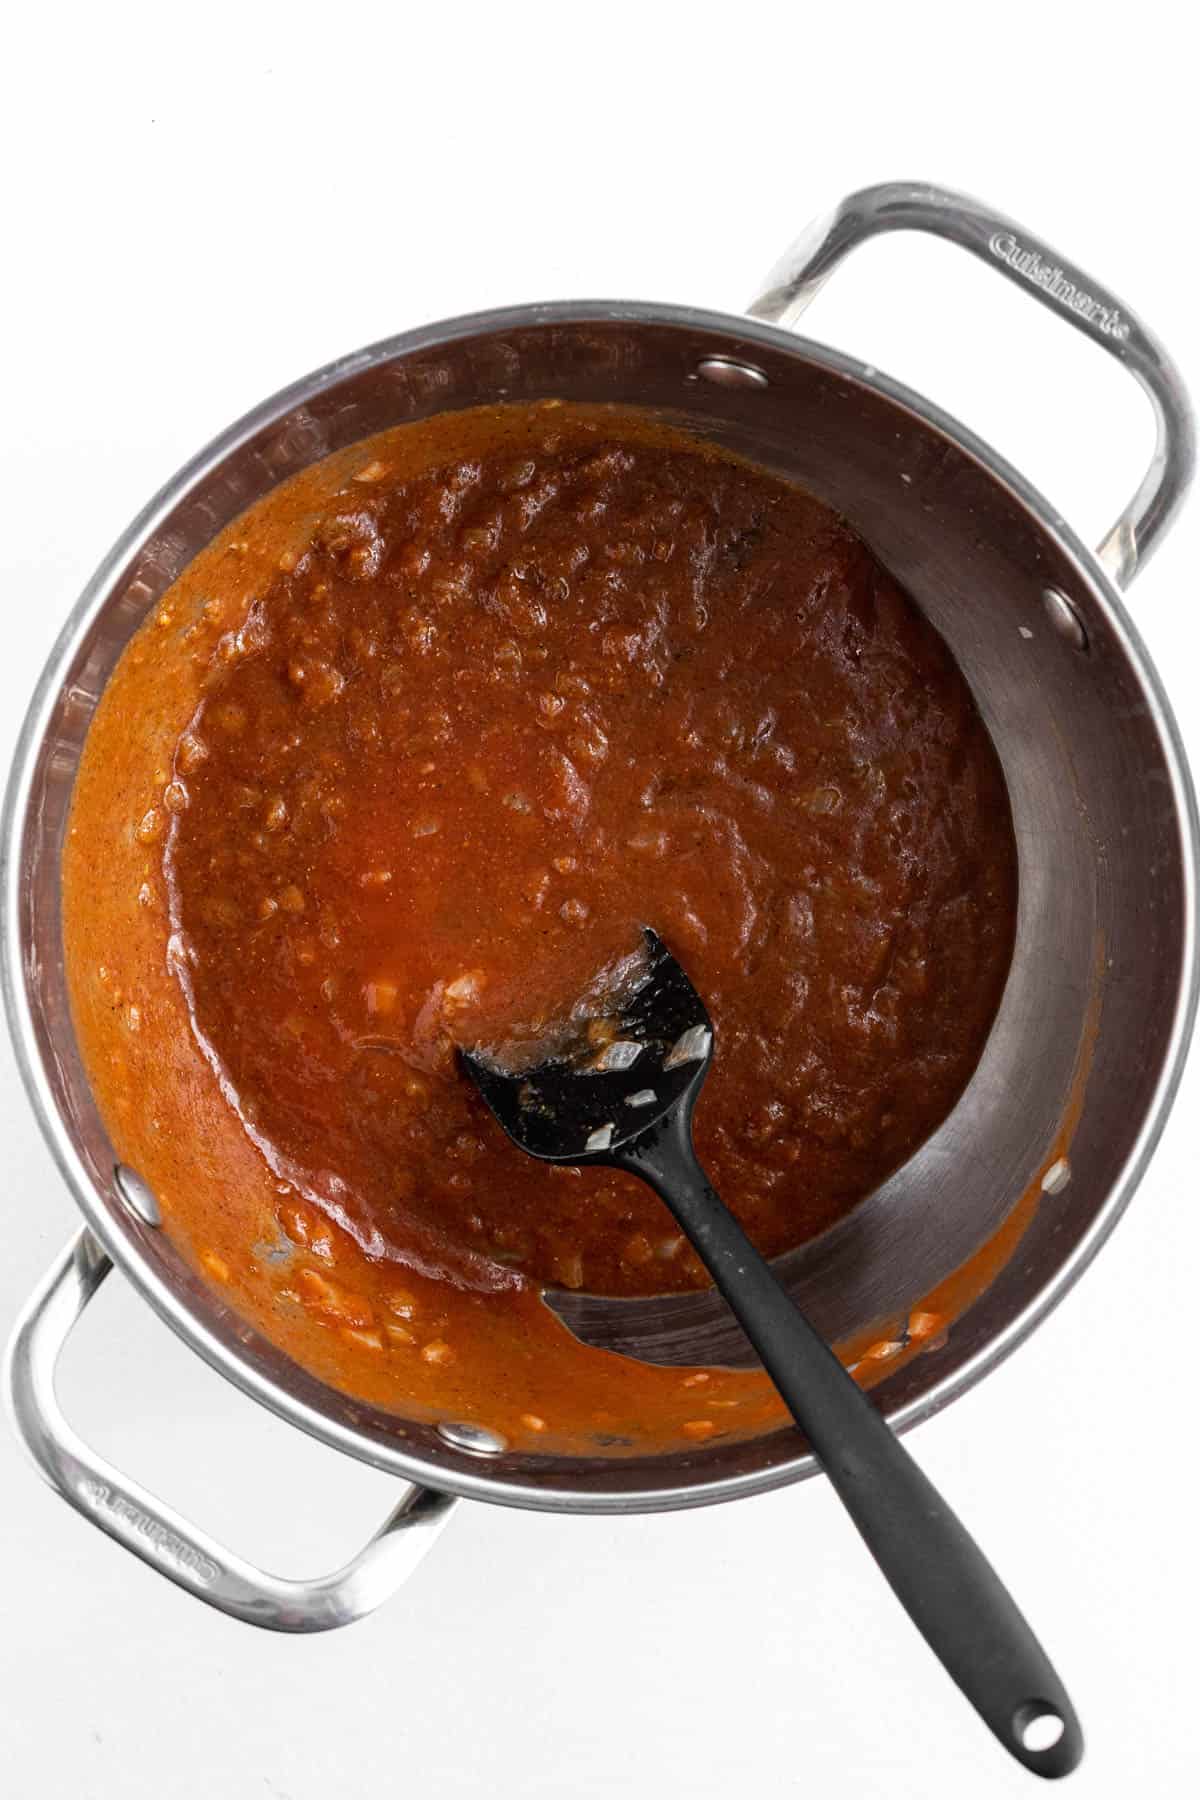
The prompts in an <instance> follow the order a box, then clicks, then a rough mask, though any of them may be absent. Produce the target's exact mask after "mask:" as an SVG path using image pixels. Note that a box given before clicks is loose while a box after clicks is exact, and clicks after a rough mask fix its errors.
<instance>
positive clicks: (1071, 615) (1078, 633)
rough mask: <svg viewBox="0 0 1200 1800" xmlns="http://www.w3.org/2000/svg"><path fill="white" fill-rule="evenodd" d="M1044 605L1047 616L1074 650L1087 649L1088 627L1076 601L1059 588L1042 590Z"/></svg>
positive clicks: (1058, 633) (1057, 631)
mask: <svg viewBox="0 0 1200 1800" xmlns="http://www.w3.org/2000/svg"><path fill="white" fill-rule="evenodd" d="M1042 605H1043V606H1044V607H1045V609H1046V617H1047V618H1048V619H1049V621H1050V624H1051V626H1052V627H1053V629H1054V631H1055V632H1056V633H1057V635H1058V636H1059V637H1060V638H1062V640H1063V642H1064V643H1065V644H1070V646H1071V648H1072V650H1086V649H1087V647H1088V634H1087V627H1086V626H1085V625H1084V622H1083V620H1082V619H1081V618H1080V616H1079V611H1078V608H1077V607H1076V606H1075V604H1074V602H1073V601H1071V600H1068V599H1067V596H1066V595H1065V594H1064V593H1061V592H1060V591H1059V589H1058V588H1044V589H1043V590H1042Z"/></svg>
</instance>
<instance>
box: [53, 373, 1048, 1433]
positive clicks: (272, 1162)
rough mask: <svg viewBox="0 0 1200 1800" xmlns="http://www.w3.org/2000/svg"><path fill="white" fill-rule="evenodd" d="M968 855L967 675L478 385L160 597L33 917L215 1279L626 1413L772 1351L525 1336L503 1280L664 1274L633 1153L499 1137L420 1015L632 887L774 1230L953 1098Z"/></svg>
mask: <svg viewBox="0 0 1200 1800" xmlns="http://www.w3.org/2000/svg"><path fill="white" fill-rule="evenodd" d="M1014 889H1015V849H1014V846H1013V840H1012V831H1011V823H1010V820H1009V816H1008V808H1007V799H1006V796H1005V793H1004V788H1003V782H1002V778H1001V776H1000V773H999V768H998V764H997V762H996V759H995V754H994V751H993V750H992V747H991V745H990V743H989V741H988V739H987V736H986V733H985V732H984V729H983V727H982V724H981V723H980V721H979V719H978V715H977V714H976V712H975V709H974V706H973V703H972V702H971V699H970V695H969V693H968V691H967V689H966V687H965V684H964V683H963V681H962V679H961V677H960V676H959V675H958V672H957V670H956V669H955V667H954V665H953V663H952V661H951V659H950V657H949V655H948V653H947V651H946V650H945V647H944V645H943V644H942V643H941V640H940V639H939V638H938V637H937V636H936V634H935V633H934V632H933V631H932V629H931V628H930V627H929V626H928V625H927V624H926V623H925V621H924V620H923V619H922V618H921V616H920V615H919V614H918V613H917V611H916V609H915V608H914V607H913V606H912V604H911V602H909V601H908V600H907V599H906V597H905V596H904V595H903V594H902V593H901V592H900V591H899V590H898V589H897V588H896V587H895V584H894V583H892V582H891V581H890V579H889V578H888V577H887V576H886V574H884V572H883V571H882V570H881V569H880V568H879V567H878V565H877V564H876V563H875V562H874V560H873V559H872V558H871V557H870V555H869V553H868V552H867V551H866V550H865V549H864V548H863V546H862V545H861V543H859V541H858V540H857V539H855V538H854V537H853V534H852V533H850V532H849V531H848V530H847V529H846V528H845V526H843V525H842V524H841V523H840V522H839V521H838V520H837V519H836V518H835V517H834V516H833V515H832V514H830V513H829V512H828V511H827V509H825V508H823V507H821V506H820V505H818V503H817V502H815V501H813V500H811V499H809V498H808V497H807V496H804V495H801V494H798V493H797V492H796V491H795V490H793V489H790V488H788V487H786V486H785V485H784V484H782V483H780V482H778V481H775V480H773V479H772V478H770V477H768V476H766V475H764V474H762V473H761V472H758V471H752V470H751V469H749V468H748V466H747V465H745V464H742V463H739V462H737V461H735V460H734V459H732V458H729V457H726V456H724V455H721V454H718V453H717V452H715V451H713V450H712V449H710V448H708V447H705V446H701V445H699V444H698V443H697V442H696V440H694V439H691V438H688V437H685V436H684V435H683V434H682V433H679V432H676V431H673V430H672V429H670V428H668V427H666V426H663V425H658V424H654V423H652V422H650V421H647V420H644V419H639V418H638V417H637V416H636V415H633V416H631V415H629V414H625V413H622V412H621V411H619V410H618V409H611V408H591V409H582V408H575V407H571V408H566V407H554V406H551V407H535V408H493V409H485V410H483V411H481V412H478V413H475V414H460V415H457V416H451V417H442V418H439V419H435V420H432V421H429V422H426V423H425V424H422V425H419V426H408V427H403V428H400V429H399V430H397V431H394V432H391V433H388V434H385V435H384V436H383V437H381V438H379V439H376V440H373V441H372V442H371V443H369V444H367V445H360V446H357V447H356V448H355V450H353V451H352V452H346V453H342V454H340V455H339V456H337V457H334V458H331V459H328V460H327V461H326V462H324V463H322V464H319V465H317V466H316V467H314V468H313V469H311V470H308V471H306V472H305V474H303V475H302V476H300V477H298V478H296V480H294V481H292V482H290V483H288V484H287V485H286V486H285V487H284V488H282V489H280V490H278V491H277V492H276V493H274V494H272V495H271V496H269V497H268V499H267V500H266V501H265V502H263V503H261V504H260V505H259V506H258V507H256V508H255V509H253V511H252V512H251V513H250V514H248V515H245V516H244V517H243V518H242V519H241V520H240V521H238V522H237V523H236V524H235V525H234V526H233V527H231V528H229V529H228V530H227V531H226V532H225V533H223V534H222V537H221V538H220V539H218V540H217V542H216V543H215V544H214V545H213V546H211V547H210V549H209V550H207V551H206V552H204V553H203V555H202V556H201V557H199V558H197V560H196V562H195V563H194V564H193V565H192V566H191V567H190V568H189V570H188V571H187V572H186V573H185V575H184V576H183V577H182V578H181V580H180V581H179V582H177V583H176V585H175V587H174V588H173V589H172V590H171V591H170V592H169V593H168V594H167V595H166V596H165V598H164V599H163V601H162V602H160V603H159V605H158V606H157V608H156V609H155V613H154V615H153V616H152V617H151V619H149V620H148V621H147V624H146V626H145V627H144V629H143V630H142V631H141V632H140V633H139V634H138V635H137V637H136V638H135V639H134V640H133V642H132V644H131V645H130V647H129V650H128V651H127V653H126V655H125V657H124V659H123V660H122V663H121V664H120V666H119V668H118V670H117V671H116V673H115V674H114V677H113V679H112V681H111V682H110V684H109V687H108V689H107V690H106V692H105V695H104V698H103V700H102V703H101V706H100V708H99V710H98V713H97V716H96V720H95V723H94V725H93V728H92V732H91V735H90V737H89V741H88V745H87V749H86V753H85V757H84V761H83V765H82V767H81V770H80V775H79V780H78V785H77V790H76V799H75V805H74V810H73V813H72V818H71V824H70V831H69V836H68V842H67V849H66V857H65V913H66V945H67V954H68V967H69V975H70V980H71V986H72V996H73V1003H74V1008H75V1016H76V1023H77V1029H78V1032H79V1038H80V1044H81V1049H82V1051H83V1055H84V1059H85V1063H86V1066H87V1068H88V1071H89V1074H90V1076H91V1079H92V1081H93V1085H94V1087H95V1091H96V1094H97V1098H98V1101H99V1104H100V1106H101V1110H102V1113H103V1115H104V1117H105V1120H106V1123H107V1125H108V1128H109V1130H110V1133H111V1135H112V1138H113V1142H114V1145H115V1147H116V1149H117V1153H118V1155H119V1156H120V1158H121V1160H122V1161H124V1162H126V1163H128V1164H130V1165H131V1166H133V1167H135V1168H137V1169H138V1170H139V1172H140V1173H141V1174H142V1175H143V1177H144V1178H145V1179H146V1180H147V1181H149V1183H150V1185H151V1186H152V1187H153V1189H154V1190H155V1192H156V1194H157V1195H158V1198H159V1202H160V1205H161V1206H162V1209H163V1214H164V1219H165V1222H166V1225H167V1228H168V1230H170V1231H171V1233H172V1235H173V1236H174V1237H175V1239H176V1241H178V1242H179V1243H180V1244H181V1245H183V1246H184V1247H185V1248H186V1250H187V1252H188V1253H189V1254H190V1256H191V1257H192V1259H193V1260H194V1261H195V1262H196V1264H197V1265H198V1267H199V1268H200V1269H201V1270H202V1271H203V1272H204V1274H205V1276H206V1278H207V1279H208V1280H209V1281H210V1282H211V1283H213V1284H214V1285H215V1286H216V1287H218V1288H219V1289H220V1290H221V1291H222V1294H223V1295H224V1297H226V1298H227V1299H228V1301H229V1303H230V1304H231V1305H233V1306H234V1307H235V1308H236V1309H237V1310H239V1311H240V1312H242V1313H243V1314H244V1315H245V1316H247V1317H248V1318H250V1319H251V1320H252V1321H253V1322H254V1323H255V1324H256V1325H257V1326H258V1327H259V1328H260V1329H261V1330H263V1331H264V1332H265V1333H266V1335H268V1336H269V1337H271V1338H272V1339H274V1340H275V1341H276V1342H277V1343H279V1344H280V1345H281V1346H282V1347H283V1348H284V1349H285V1350H287V1351H288V1352H289V1353H290V1354H291V1355H293V1356H295V1357H296V1358H297V1360H299V1361H300V1362H301V1363H303V1364H304V1365H305V1366H307V1367H308V1368H310V1369H311V1370H313V1371H314V1372H315V1373H316V1374H318V1375H319V1376H321V1377H322V1378H323V1379H325V1380H327V1381H330V1382H331V1383H333V1384H334V1385H335V1386H337V1387H339V1388H342V1389H345V1390H347V1391H349V1392H352V1393H354V1394H357V1395H359V1396H361V1397H362V1398H364V1399H366V1400H370V1401H373V1402H375V1403H378V1404H380V1405H383V1406H386V1407H390V1408H392V1409H395V1410H399V1411H402V1412H403V1411H408V1412H411V1413H413V1414H415V1415H417V1416H431V1415H433V1414H435V1413H436V1414H444V1413H445V1412H447V1411H448V1410H449V1411H453V1412H454V1413H456V1414H457V1415H459V1416H464V1417H468V1418H477V1419H479V1420H481V1421H484V1422H487V1423H488V1424H490V1425H492V1426H494V1427H495V1428H497V1429H500V1430H502V1431H504V1432H505V1434H506V1435H507V1436H508V1437H509V1438H510V1440H511V1441H513V1442H514V1443H518V1444H524V1445H526V1446H527V1447H531V1448H535V1447H546V1448H556V1449H557V1448H565V1447H571V1446H575V1447H578V1446H580V1445H586V1446H587V1447H589V1448H593V1447H594V1444H595V1440H596V1438H597V1436H599V1437H600V1438H601V1439H603V1440H606V1441H608V1442H609V1443H610V1444H613V1443H614V1440H615V1441H616V1442H615V1445H614V1447H618V1448H619V1447H621V1446H622V1445H632V1446H634V1447H636V1448H639V1449H644V1448H646V1447H649V1446H655V1447H657V1446H663V1445H669V1444H673V1443H677V1444H687V1443H696V1442H699V1441H703V1440H706V1439H708V1438H710V1437H723V1436H727V1435H735V1434H736V1435H742V1434H744V1433H748V1432H754V1431H758V1430H762V1429H764V1428H765V1427H766V1426H767V1425H769V1424H774V1423H776V1422H778V1419H779V1416H780V1412H779V1405H778V1402H777V1400H776V1397H775V1395H774V1391H773V1389H771V1388H770V1386H769V1384H768V1383H767V1382H766V1381H765V1378H763V1377H762V1376H761V1375H757V1374H746V1373H737V1372H733V1371H718V1370H684V1371H680V1370H677V1369H661V1368H654V1367H650V1366H648V1365H643V1364H633V1363H631V1362H629V1361H627V1360H626V1359H623V1358H619V1357H615V1356H612V1355H609V1354H608V1353H605V1352H601V1351H596V1350H592V1349H587V1348H585V1347H583V1346H581V1345H578V1344H576V1343H575V1342H574V1341H573V1340H572V1339H570V1338H569V1337H568V1336H567V1334H566V1333H565V1332H564V1331H563V1329H562V1328H561V1326H560V1325H559V1324H558V1322H557V1321H556V1320H555V1319H554V1318H553V1317H552V1315H550V1314H549V1313H548V1312H547V1310H546V1309H545V1308H544V1307H543V1306H542V1305H541V1303H540V1300H539V1298H538V1293H539V1285H540V1283H541V1282H543V1281H558V1282H561V1283H564V1284H566V1285H571V1286H580V1285H585V1286H586V1287H588V1288H589V1289H591V1290H594V1291H601V1292H612V1293H618V1294H620V1293H636V1292H655V1291H663V1290H668V1289H682V1288H687V1287H689V1286H695V1285H698V1284H700V1283H701V1282H702V1280H703V1276H702V1273H701V1271H700V1270H699V1267H698V1265H697V1264H696V1262H695V1260H694V1258H692V1257H691V1256H690V1254H689V1253H688V1251H687V1249H686V1246H684V1245H683V1244H682V1243H681V1242H680V1241H679V1240H678V1238H677V1237H676V1236H675V1234H673V1233H672V1232H671V1230H670V1229H669V1225H668V1222H667V1220H666V1216H665V1214H664V1213H663V1212H662V1210H661V1208H660V1207H659V1204H658V1202H657V1201H655V1200H654V1199H653V1197H652V1196H651V1195H650V1194H649V1193H648V1191H646V1190H644V1189H642V1188H640V1187H639V1186H638V1185H637V1184H636V1183H634V1182H632V1181H631V1180H628V1179H626V1178H623V1177H621V1176H619V1175H614V1174H610V1173H608V1172H601V1171H586V1172H582V1173H580V1174H572V1175H566V1174H563V1173H555V1172H554V1171H551V1170H549V1169H545V1168H542V1167H540V1166H538V1165H535V1164H532V1163H530V1162H529V1161H528V1160H526V1159H523V1158H521V1156H520V1154H519V1153H518V1152H517V1151H516V1150H515V1149H513V1148H512V1147H511V1146H510V1145H509V1144H507V1143H506V1142H505V1141H504V1140H502V1139H501V1138H500V1137H499V1136H498V1135H497V1134H496V1133H495V1131H494V1128H492V1127H490V1125H489V1123H488V1121H487V1120H486V1118H485V1116H484V1115H483V1114H482V1109H481V1107H480V1105H479V1103H478V1102H477V1101H476V1099H475V1096H474V1094H473V1093H472V1092H471V1091H470V1090H469V1088H467V1087H466V1086H465V1085H464V1083H463V1081H462V1080H461V1078H460V1077H459V1076H458V1074H457V1072H456V1070H455V1068H454V1063H453V1054H452V1052H453V1044H454V1042H455V1039H456V1036H457V1035H459V1034H460V1033H462V1032H464V1031H466V1030H469V1031H470V1033H471V1035H474V1036H486V1035H488V1034H493V1035H499V1034H500V1033H503V1032H508V1031H511V1029H512V1027H513V1026H514V1024H520V1025H521V1026H524V1027H528V1028H529V1030H530V1031H531V1032H536V1029H537V1027H538V1024H539V1021H544V1020H545V1019H546V1018H548V1017H552V1016H553V1015H554V1013H555V1011H556V1009H561V1008H562V1006H563V1005H564V1004H565V1003H568V1002H569V1000H570V998H571V997H572V995H573V994H574V993H576V992H577V991H578V990H579V989H580V988H581V987H582V986H583V985H584V984H585V982H586V979H587V977H588V975H589V973H590V972H592V971H594V970H595V968H596V967H597V966H599V964H601V963H602V962H603V961H605V959H611V958H612V957H615V956H619V955H620V954H621V953H622V951H623V950H627V949H628V947H629V943H630V941H631V938H632V935H633V934H634V933H635V932H636V927H637V925H638V924H639V923H640V922H642V921H643V920H649V922H653V923H654V924H656V926H658V927H659V928H660V929H661V930H662V931H663V935H664V936H665V937H667V939H668V941H669V942H670V943H671V944H672V947H673V948H675V949H676V951H677V952H678V953H679V954H681V955H682V956H683V957H684V959H685V960H686V962H687V965H688V968H689V972H690V973H691V974H692V976H693V978H694V979H695V980H696V981H697V984H698V985H699V986H700V987H701V989H702V991H704V993H705V996H706V999H707V1001H708V1003H709V1006H710V1008H711V1010H712V1012H713V1016H714V1019H715V1022H716V1027H717V1044H718V1055H717V1061H716V1067H715V1071H714V1074H713V1076H712V1078H711V1080H710V1083H709V1090H708V1091H707V1092H706V1095H705V1098H704V1101H703V1104H702V1108H701V1112H700V1114H699V1116H698V1136H699V1140H700V1144H701V1149H702V1152H703V1153H704V1155H705V1157H706V1160H707V1161H708V1163H709V1165H710V1167H711V1168H712V1171H713V1173H714V1175H715V1177H716V1180H717V1183H718V1186H719V1187H720V1188H721V1189H722V1191H723V1193H724V1194H725V1197H726V1199H727V1200H728V1201H729V1202H730V1203H731V1204H732V1205H733V1206H734V1207H735V1209H736V1210H738V1211H739V1212H740V1213H741V1215H742V1217H743V1219H744V1220H745V1222H746V1224H747V1226H748V1228H749V1229H750V1230H751V1232H752V1233H753V1234H754V1235H755V1237H756V1238H757V1240H758V1241H759V1242H760V1243H761V1244H762V1245H763V1247H764V1248H765V1249H767V1250H768V1251H769V1252H773V1251H777V1250H780V1249H783V1248H785V1247H787V1246H789V1245H791V1244H794V1243H797V1242H799V1241H802V1240H803V1239H804V1238H806V1237H809V1236H811V1235H813V1234H814V1233H815V1232H818V1231H820V1230H822V1229H823V1228H824V1227H825V1226H826V1225H828V1224H829V1223H831V1222H832V1221H833V1220H834V1219H836V1218H837V1217H838V1216H840V1215H841V1214H842V1213H843V1212H844V1211H845V1210H846V1209H847V1208H848V1207H850V1206H852V1205H854V1204H855V1203H856V1202H857V1200H858V1199H859V1198H860V1197H861V1196H862V1195H863V1194H864V1193H866V1192H867V1191H869V1190H870V1189H871V1188H872V1187H874V1186H875V1185H876V1184H877V1183H878V1181H879V1180H881V1179H882V1178H883V1176H884V1175H886V1174H887V1173H888V1172H889V1171H890V1170H891V1169H892V1168H894V1167H896V1166H897V1164H898V1163H899V1162H901V1161H902V1160H904V1158H905V1157H907V1156H908V1155H909V1154H911V1152H912V1150H913V1149H914V1148H915V1147H916V1145H917V1144H918V1143H920V1142H921V1141H922V1139H923V1138H924V1137H925V1136H927V1135H928V1133H929V1132H930V1131H931V1130H932V1129H934V1127H935V1126H936V1125H937V1124H938V1123H939V1122H940V1120H941V1118H942V1117H943V1116H944V1115H945V1113H946V1112H947V1111H948V1109H949V1108H950V1106H951V1105H952V1104H953V1102H954V1100H955V1098H956V1097H957V1095H958V1093H959V1092H960V1091H961V1088H962V1086H963V1084H964V1083H965V1081H966V1080H967V1078H968V1076H969V1074H970V1071H971V1069H972V1067H973V1066H974V1063H975V1061H976V1060H977V1057H978V1054H979V1051H980V1049H981V1047H982V1044H983V1041H984V1039H985V1037H986V1033H987V1029H988V1026H989V1024H990V1021H991V1018H992V1015H993V1013H994V1010H995V1006H996V1004H997V1002H998V999H999V994H1000V990H1001V987H1002V984H1003V979H1004V974H1005V970H1006V967H1007V960H1008V956H1009V952H1010V948H1011V937H1012V927H1013V907H1014ZM927 1310H928V1311H929V1313H930V1314H931V1315H934V1314H935V1313H936V1312H937V1309H936V1308H934V1307H933V1306H930V1308H928V1309H927ZM939 1316H940V1315H939ZM919 1329H920V1328H918V1330H919ZM929 1335H930V1336H932V1335H933V1334H932V1333H930V1334H929ZM853 1349H854V1347H853V1346H851V1347H848V1352H847V1353H848V1354H849V1353H851V1352H852V1351H853ZM871 1360H872V1359H870V1358H868V1359H867V1363H866V1364H865V1365H864V1366H863V1373H864V1378H869V1377H870V1375H871V1374H872V1373H873V1371H872V1370H871V1368H870V1366H869V1365H870V1362H871ZM701 1401H702V1402H703V1404H701Z"/></svg>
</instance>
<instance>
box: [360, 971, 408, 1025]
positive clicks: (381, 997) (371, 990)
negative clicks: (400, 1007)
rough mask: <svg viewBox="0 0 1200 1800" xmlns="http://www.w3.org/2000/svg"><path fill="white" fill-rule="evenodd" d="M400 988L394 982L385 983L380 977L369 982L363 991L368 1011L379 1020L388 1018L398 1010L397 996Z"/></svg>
mask: <svg viewBox="0 0 1200 1800" xmlns="http://www.w3.org/2000/svg"><path fill="white" fill-rule="evenodd" d="M399 991H400V990H399V988H398V987H397V986H396V983H395V982H394V981H383V980H380V979H379V978H378V977H377V978H376V979H375V980H374V981H368V983H367V985H366V987H365V988H364V989H363V994H364V997H365V999H366V1002H367V1011H368V1012H369V1013H372V1014H373V1015H375V1016H376V1017H379V1018H388V1017H390V1015H391V1014H392V1013H394V1012H395V1010H396V996H397V994H398V993H399Z"/></svg>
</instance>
